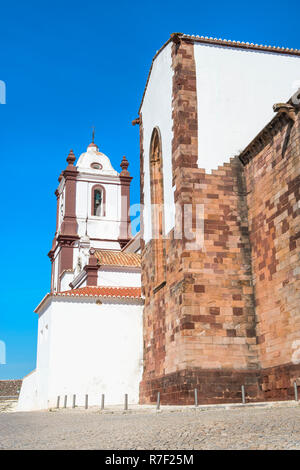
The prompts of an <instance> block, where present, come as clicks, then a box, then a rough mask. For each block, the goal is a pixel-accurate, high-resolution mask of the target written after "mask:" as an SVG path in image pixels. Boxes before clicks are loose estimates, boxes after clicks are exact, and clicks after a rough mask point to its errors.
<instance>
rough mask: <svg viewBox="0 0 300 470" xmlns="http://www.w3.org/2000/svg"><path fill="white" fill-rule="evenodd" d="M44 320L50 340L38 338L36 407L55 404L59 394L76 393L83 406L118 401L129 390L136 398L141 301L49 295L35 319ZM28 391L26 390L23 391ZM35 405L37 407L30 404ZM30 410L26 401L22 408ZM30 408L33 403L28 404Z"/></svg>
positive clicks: (69, 394) (137, 389) (133, 399)
mask: <svg viewBox="0 0 300 470" xmlns="http://www.w3.org/2000/svg"><path fill="white" fill-rule="evenodd" d="M46 324H48V329H49V334H48V338H47V339H45V337H43V338H42V339H41V338H40V336H39V342H38V358H37V369H36V374H37V375H36V379H37V390H38V394H37V395H38V396H37V407H38V408H40V409H44V408H48V407H54V406H56V400H57V396H58V395H60V396H61V403H62V402H63V396H64V395H68V400H69V402H68V403H69V405H68V406H71V397H72V395H73V394H76V396H77V404H78V405H81V406H82V405H83V404H84V399H85V394H88V395H89V404H90V405H99V404H100V399H101V394H102V393H105V401H106V403H107V404H120V403H123V401H124V394H125V393H128V396H129V402H130V403H137V402H138V395H139V393H138V391H139V382H140V380H141V374H142V305H139V304H137V303H135V304H124V303H120V302H118V301H116V302H114V300H111V302H110V303H102V304H101V305H97V304H96V300H95V299H91V300H89V299H88V300H86V299H83V300H82V299H72V300H68V301H65V300H60V299H57V298H52V299H51V301H50V303H49V305H48V307H47V308H46V309H45V312H44V313H43V315H41V316H40V320H39V335H40V330H41V328H42V326H43V327H44V328H45V325H46ZM27 395H28V393H27ZM34 406H35V408H33V407H34ZM25 408H26V410H28V409H30V408H29V407H28V403H27V405H26V407H23V410H24V411H25ZM32 409H36V405H34V403H33V402H32Z"/></svg>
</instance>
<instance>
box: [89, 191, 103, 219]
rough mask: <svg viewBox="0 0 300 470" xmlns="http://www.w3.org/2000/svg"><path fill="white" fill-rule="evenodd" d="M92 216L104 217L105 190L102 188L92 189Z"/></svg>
mask: <svg viewBox="0 0 300 470" xmlns="http://www.w3.org/2000/svg"><path fill="white" fill-rule="evenodd" d="M92 215H95V216H97V217H103V216H104V215H105V190H104V188H103V187H102V186H98V185H97V186H96V187H94V188H93V189H92Z"/></svg>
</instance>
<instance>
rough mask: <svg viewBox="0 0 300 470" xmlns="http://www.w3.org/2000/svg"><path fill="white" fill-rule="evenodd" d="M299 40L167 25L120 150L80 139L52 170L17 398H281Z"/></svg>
mask: <svg viewBox="0 0 300 470" xmlns="http://www.w3.org/2000/svg"><path fill="white" fill-rule="evenodd" d="M299 85H300V51H299V50H294V49H286V48H278V47H272V46H264V45H257V44H250V43H242V42H238V41H227V40H222V39H216V38H207V37H200V36H190V35H185V34H181V33H173V34H172V35H171V36H170V38H169V40H168V41H167V42H166V43H165V44H163V45H162V47H161V48H160V49H159V50H158V52H157V53H156V54H155V56H154V58H153V60H152V64H151V67H150V71H149V75H148V79H147V82H146V87H145V90H144V93H143V96H142V102H141V105H140V109H139V112H138V117H137V118H136V119H134V121H133V124H134V125H138V126H139V129H140V183H141V194H140V199H141V201H140V202H141V230H140V233H138V234H135V235H134V236H133V234H132V231H131V222H130V216H129V209H130V184H131V177H130V172H129V171H128V167H129V162H128V161H127V159H126V158H125V157H123V159H122V160H121V163H120V167H121V171H120V172H117V171H116V170H115V169H114V168H113V167H112V165H111V162H110V160H109V158H108V157H107V156H106V155H104V154H103V153H102V152H101V148H100V149H99V148H98V147H97V145H96V144H95V142H94V138H93V141H92V142H91V143H90V144H89V146H88V148H87V151H86V152H85V153H83V154H82V155H81V156H80V157H79V158H78V160H77V163H76V164H75V162H76V158H75V155H74V154H73V152H72V151H70V153H69V155H68V157H67V166H66V168H65V170H63V171H62V173H61V175H60V177H59V185H58V188H57V190H56V192H55V194H56V198H57V214H56V232H55V235H54V239H53V242H52V247H51V250H50V252H49V258H50V260H51V288H50V292H49V293H48V294H46V296H45V297H44V298H43V299H42V301H41V302H40V304H39V305H38V306H37V307H36V310H35V312H36V314H37V315H38V318H39V320H38V345H37V365H36V369H35V370H34V371H33V372H31V373H30V374H29V375H28V376H26V377H25V378H24V379H23V383H22V388H21V393H20V398H19V409H20V410H31V409H45V408H49V407H52V406H55V405H56V401H57V397H58V396H60V397H62V396H66V397H67V400H69V403H70V400H71V396H73V395H76V400H77V404H78V405H83V404H84V400H85V397H86V395H88V400H89V403H90V404H94V405H99V404H100V396H101V394H105V400H106V402H107V403H110V404H119V403H122V402H123V400H124V395H125V394H128V397H129V402H130V403H140V404H145V403H154V402H155V401H156V397H157V393H158V392H160V397H161V402H162V403H163V404H182V405H188V404H193V402H194V390H195V389H197V391H198V400H199V403H228V402H237V401H241V386H242V385H243V386H244V389H245V394H246V399H247V400H248V401H264V400H285V399H290V398H291V397H292V395H293V391H294V386H295V384H296V386H300V308H299V305H300V265H299V258H300V250H299V246H300V244H299V240H300V237H299V235H300V206H299V204H300V203H299V182H300V175H299V170H300V112H299V110H300V92H299Z"/></svg>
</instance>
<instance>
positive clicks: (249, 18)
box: [0, 0, 300, 379]
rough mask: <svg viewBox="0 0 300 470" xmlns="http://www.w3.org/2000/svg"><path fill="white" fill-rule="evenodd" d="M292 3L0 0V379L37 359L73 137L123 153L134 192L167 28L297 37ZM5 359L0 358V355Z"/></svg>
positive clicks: (261, 39)
mask: <svg viewBox="0 0 300 470" xmlns="http://www.w3.org/2000/svg"><path fill="white" fill-rule="evenodd" d="M299 10H300V7H299V3H298V2H296V1H285V2H282V1H280V2H277V1H272V2H266V1H265V2H264V1H260V2H257V1H252V2H241V1H238V2H224V1H222V2H218V1H216V0H215V1H214V2H203V1H200V0H197V1H195V0H191V1H185V2H183V1H179V0H172V1H169V0H167V1H157V0H151V1H149V2H141V1H140V0H139V1H136V0H132V1H130V2H126V1H123V2H121V1H111V2H102V1H90V0H86V1H85V2H82V1H80V2H78V1H76V0H72V1H64V0H61V1H57V0H51V1H43V2H40V1H26V2H24V1H20V0H19V1H14V2H3V1H2V2H0V39H1V43H0V44H1V47H0V80H3V81H4V82H5V83H6V91H7V95H6V99H7V103H6V104H5V105H1V104H0V158H1V168H2V172H1V176H2V181H1V185H0V191H1V201H2V205H1V215H2V226H1V232H0V233H1V235H0V236H1V258H2V263H1V271H0V276H1V279H0V294H1V295H0V299H1V305H0V341H4V342H5V344H6V362H7V363H6V364H3V365H1V364H0V379H12V378H20V377H22V376H24V375H25V374H27V373H28V372H30V371H31V370H32V369H34V368H35V360H36V329H37V316H36V315H35V314H34V313H33V309H34V308H35V306H36V305H37V304H38V303H39V301H40V300H41V298H42V297H43V296H44V295H45V293H46V292H47V291H48V289H49V284H50V261H49V259H48V258H47V252H48V251H49V249H50V246H51V241H52V237H53V234H54V230H55V211H56V200H55V196H54V191H55V189H56V187H57V178H58V176H59V173H60V171H61V170H62V169H64V167H65V165H66V162H65V159H66V156H67V154H68V152H69V150H70V149H71V148H72V149H73V150H74V152H75V155H76V157H78V156H79V155H80V153H82V152H83V151H85V149H86V147H87V145H88V144H89V143H90V141H91V132H92V131H91V128H92V126H95V128H96V138H95V141H96V143H97V144H98V146H99V147H100V150H101V151H103V152H104V153H106V154H107V155H108V156H109V157H110V158H111V161H112V163H113V165H114V167H115V168H116V169H118V168H119V164H120V161H121V158H122V156H123V155H126V156H127V158H128V160H129V162H130V167H129V170H130V171H131V174H132V176H134V180H133V183H132V199H131V202H132V203H135V202H138V201H139V181H138V179H139V137H138V126H136V127H132V125H131V121H132V120H133V119H134V118H136V117H137V111H138V108H139V103H140V101H141V97H142V93H143V89H144V86H145V82H146V78H147V74H148V70H149V67H150V64H151V60H152V57H153V55H154V54H155V52H156V50H157V49H159V48H160V46H161V45H162V44H163V43H164V42H165V41H166V40H167V39H168V38H169V35H170V33H172V32H178V31H180V32H184V33H188V34H199V35H204V36H213V37H221V38H226V39H235V40H239V41H248V42H254V43H262V44H271V45H278V46H285V47H293V48H300V40H299V13H300V11H299ZM0 359H1V358H0Z"/></svg>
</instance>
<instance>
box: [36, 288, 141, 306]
mask: <svg viewBox="0 0 300 470" xmlns="http://www.w3.org/2000/svg"><path fill="white" fill-rule="evenodd" d="M50 297H104V298H123V299H125V298H127V299H141V300H142V290H141V288H140V287H106V286H105V287H104V286H101V287H100V286H88V287H79V288H78V289H71V290H66V291H63V292H51V293H50V294H47V295H45V297H44V298H43V299H42V301H41V302H40V303H39V305H38V306H37V307H36V309H35V310H34V311H35V312H36V313H37V312H38V310H39V308H40V307H41V306H42V305H43V304H44V302H45V301H46V300H47V299H49V298H50Z"/></svg>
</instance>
